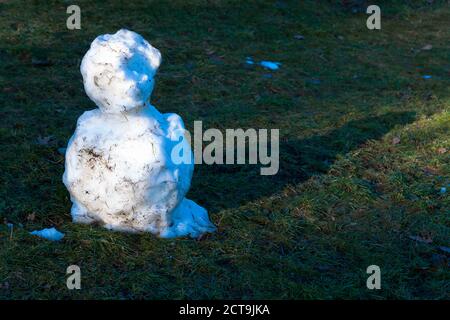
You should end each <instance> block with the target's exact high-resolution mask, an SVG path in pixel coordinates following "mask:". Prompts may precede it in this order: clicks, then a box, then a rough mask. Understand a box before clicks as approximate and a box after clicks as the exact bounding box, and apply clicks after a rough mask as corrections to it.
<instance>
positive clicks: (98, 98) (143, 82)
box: [80, 29, 161, 113]
mask: <svg viewBox="0 0 450 320" xmlns="http://www.w3.org/2000/svg"><path fill="white" fill-rule="evenodd" d="M160 63H161V53H160V52H159V51H158V49H156V48H154V47H152V46H151V45H150V44H149V43H148V42H147V41H146V40H145V39H144V38H142V37H141V36H140V35H139V34H137V33H135V32H132V31H128V30H125V29H122V30H119V31H118V32H116V33H115V34H113V35H111V34H105V35H101V36H99V37H97V38H96V39H95V40H94V41H93V42H92V44H91V47H90V49H89V51H88V52H87V53H86V55H85V56H84V57H83V60H82V62H81V67H80V70H81V74H82V75H83V83H84V89H85V91H86V94H87V95H88V96H89V98H90V99H91V100H92V101H94V102H95V104H96V105H97V106H98V107H99V108H100V109H101V110H102V111H104V112H108V113H119V112H123V111H128V110H131V109H133V108H138V107H142V106H144V104H145V102H146V101H147V100H148V99H149V97H150V95H151V93H152V90H153V86H154V79H153V76H154V75H155V73H156V70H157V69H158V67H159V65H160Z"/></svg>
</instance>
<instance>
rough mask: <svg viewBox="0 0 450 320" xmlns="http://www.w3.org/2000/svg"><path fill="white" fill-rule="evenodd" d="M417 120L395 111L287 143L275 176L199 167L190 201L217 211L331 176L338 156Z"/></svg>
mask: <svg viewBox="0 0 450 320" xmlns="http://www.w3.org/2000/svg"><path fill="white" fill-rule="evenodd" d="M415 118H416V114H415V113H414V112H390V113H386V114H384V115H381V116H375V117H368V118H364V119H361V120H355V121H350V122H348V123H347V124H346V125H344V126H342V127H340V128H338V129H335V130H332V131H330V132H329V133H327V134H324V135H318V136H313V137H310V138H306V139H304V140H284V141H283V140H281V141H280V169H279V172H278V173H277V174H276V175H273V176H262V175H260V166H259V165H210V166H208V165H197V166H196V173H195V174H194V179H193V184H192V187H191V194H190V196H191V197H192V198H193V199H195V200H198V201H199V203H200V204H202V205H204V206H205V207H206V208H208V209H209V210H211V211H213V212H214V211H217V210H220V209H226V208H233V207H237V206H240V205H242V204H245V203H246V202H249V201H253V200H256V199H258V198H262V197H266V196H270V195H273V194H276V193H278V192H281V191H282V190H283V188H285V187H286V186H287V185H290V184H298V183H301V182H303V181H305V180H306V179H308V178H309V177H311V176H313V175H320V174H325V173H327V172H328V170H329V168H330V166H331V165H332V164H333V163H334V162H335V161H336V158H337V156H338V155H340V154H342V155H345V154H346V153H348V152H350V151H352V150H354V149H357V148H358V147H360V146H361V145H362V144H364V143H365V142H367V141H369V140H376V139H380V138H381V137H382V136H383V135H385V134H386V133H387V132H389V131H390V130H392V129H393V128H394V127H395V126H398V125H406V124H408V123H411V122H413V121H414V120H415Z"/></svg>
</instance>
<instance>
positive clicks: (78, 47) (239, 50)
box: [0, 0, 450, 299]
mask: <svg viewBox="0 0 450 320" xmlns="http://www.w3.org/2000/svg"><path fill="white" fill-rule="evenodd" d="M363 2H364V1H331V0H329V1H315V0H309V1H215V0H211V1H189V2H186V1H181V0H179V1H170V2H169V1H119V0H116V1H98V2H97V4H94V3H93V2H92V1H76V4H78V5H79V6H80V8H81V27H82V28H81V30H68V29H67V28H66V19H67V17H68V14H67V13H66V6H67V5H68V4H66V3H65V2H62V1H29V2H27V5H26V6H23V1H0V26H1V28H0V43H1V45H0V61H1V65H0V106H1V109H0V112H1V118H2V121H1V123H0V143H1V146H2V149H1V152H0V162H1V173H0V186H1V187H0V217H1V219H2V220H3V221H2V223H3V222H4V224H2V225H1V226H0V298H2V299H11V298H14V299H23V298H25V299H29V298H39V299H47V298H56V299H70V298H77V299H91V298H97V299H111V298H118V299H132V298H145V299H158V298H163V299H181V298H187V299H216V298H231V299H241V298H242V299H331V298H341V299H360V298H361V299H370V298H375V299H394V298H395V299H448V298H449V294H448V293H449V292H450V272H449V260H448V258H449V256H448V252H445V251H446V250H449V249H448V247H449V246H450V239H449V235H450V219H449V213H450V197H449V192H450V191H448V189H449V187H450V185H449V184H450V161H449V160H450V151H449V150H450V140H449V130H450V108H449V107H450V91H449V90H450V60H449V57H450V46H449V38H450V8H449V5H448V2H447V1H438V0H435V1H425V0H424V1H419V0H418V1H381V0H380V1H376V2H377V4H378V5H379V6H380V7H381V14H382V17H381V18H382V20H381V27H382V29H381V30H368V29H367V27H366V19H367V17H368V15H367V14H366V13H365V12H364V9H363ZM352 3H353V4H355V6H352V5H351V4H352ZM122 27H126V28H128V29H131V30H134V31H136V32H138V33H140V34H142V35H143V36H144V37H145V38H146V39H147V40H148V41H149V42H151V43H152V45H153V46H155V47H157V48H158V49H159V50H160V51H161V53H162V56H163V62H162V66H161V68H160V70H159V73H158V75H157V79H156V87H155V91H154V94H153V97H152V102H153V104H154V105H155V106H156V107H157V108H158V109H159V110H160V111H162V112H176V113H178V114H179V115H180V116H181V117H182V118H183V119H184V121H185V123H186V126H187V127H188V128H189V129H192V128H193V121H194V120H202V121H203V127H204V128H205V129H206V128H219V129H221V130H224V129H225V128H244V129H246V128H269V129H270V128H279V129H280V153H281V160H280V161H281V162H280V172H279V173H278V174H277V175H275V176H271V177H262V176H260V175H259V167H258V166H253V165H232V166H227V165H217V166H207V165H198V166H196V169H195V172H194V177H193V183H192V187H191V190H190V192H189V194H188V197H189V198H191V199H193V200H195V201H196V202H198V203H199V204H201V205H202V206H204V207H205V208H207V209H208V210H209V213H210V217H211V219H212V220H213V222H214V223H215V224H216V225H217V226H218V232H217V233H215V234H213V235H210V236H207V237H204V238H202V239H199V240H191V239H187V238H183V239H172V240H162V239H158V238H155V237H154V236H152V235H151V234H144V235H131V234H123V233H115V232H110V231H107V230H104V229H102V228H100V227H98V226H85V225H77V224H73V223H71V218H70V205H71V203H70V200H69V198H68V192H67V190H66V189H65V187H64V185H63V184H62V181H61V178H62V174H63V171H64V158H63V155H62V154H61V153H60V151H61V150H59V151H58V149H60V148H63V147H65V146H66V144H67V142H68V139H69V138H70V136H71V135H72V133H73V131H74V128H75V124H76V120H77V118H78V117H79V116H80V115H81V114H82V112H83V111H85V110H89V109H92V108H94V107H95V106H94V104H93V103H92V102H91V101H90V100H89V99H88V98H87V97H86V95H85V93H84V90H83V86H82V79H81V74H80V72H79V63H80V60H81V58H82V56H83V55H84V53H85V52H86V51H87V49H88V47H89V44H90V42H91V41H92V40H93V39H94V38H95V37H96V36H97V35H99V34H104V33H113V32H115V31H117V30H118V29H120V28H122ZM301 36H302V37H303V38H302V37H301ZM429 45H431V46H432V48H430V46H429ZM246 57H252V58H253V59H254V60H257V61H259V60H272V61H279V62H281V63H282V66H281V68H280V69H279V70H277V71H269V70H265V69H263V68H262V67H258V66H253V67H252V66H250V65H246V64H245V58H246ZM425 75H430V76H431V78H429V79H425V78H424V77H423V76H425ZM442 188H447V191H446V190H445V189H442ZM441 189H442V190H441ZM6 223H12V224H14V227H13V229H12V230H11V229H10V228H9V227H8V226H7V224H6ZM51 226H55V227H56V228H58V230H61V231H62V232H64V233H65V237H64V239H63V240H62V241H60V242H51V241H47V240H44V239H41V238H38V237H34V236H31V235H30V234H29V233H28V232H29V231H31V230H35V229H41V228H44V227H51ZM72 264H76V265H79V266H80V268H81V275H82V283H81V286H82V289H81V290H68V289H67V287H66V278H67V276H66V269H67V267H68V266H69V265H72ZM369 265H378V266H379V267H380V268H381V286H382V288H381V290H368V289H367V287H366V279H367V277H368V276H369V275H368V274H367V273H366V269H367V267H368V266H369Z"/></svg>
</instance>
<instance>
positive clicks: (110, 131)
mask: <svg viewBox="0 0 450 320" xmlns="http://www.w3.org/2000/svg"><path fill="white" fill-rule="evenodd" d="M160 63H161V54H160V52H159V51H158V50H157V49H156V48H154V47H152V46H151V45H150V44H149V43H148V42H147V41H146V40H145V39H144V38H142V37H141V36H140V35H139V34H137V33H135V32H132V31H128V30H124V29H122V30H119V31H118V32H117V33H115V34H112V35H111V34H106V35H101V36H99V37H97V38H96V39H95V40H94V41H93V42H92V44H91V47H90V49H89V51H88V52H87V53H86V55H85V56H84V58H83V61H82V63H81V73H82V75H83V82H84V88H85V91H86V93H87V95H88V96H89V98H90V99H91V100H92V101H94V102H95V103H96V105H97V106H98V107H99V109H94V110H90V111H86V112H85V113H84V114H83V115H81V117H80V118H79V119H78V122H77V127H76V130H75V133H74V135H73V136H72V138H71V139H70V141H69V144H68V146H67V150H66V162H65V172H64V176H63V182H64V184H65V185H66V187H67V189H68V190H69V193H70V197H71V200H72V202H73V206H72V210H71V214H72V219H73V221H74V222H78V223H93V222H100V223H101V224H102V225H104V226H105V227H106V228H108V229H111V230H118V231H126V232H151V233H153V234H156V235H157V236H160V237H177V236H185V235H189V236H191V237H198V236H200V235H201V234H203V233H205V232H213V231H215V229H216V228H215V226H214V225H213V224H212V223H211V222H210V220H209V218H208V213H207V211H206V210H205V209H204V208H202V207H200V206H199V205H197V204H196V203H194V202H193V201H191V200H188V199H186V198H185V195H186V193H187V191H188V190H189V187H190V183H191V178H192V173H193V170H194V161H193V155H192V151H191V148H190V146H189V144H188V142H187V141H186V140H182V143H184V144H186V145H184V147H185V148H183V150H188V151H190V154H189V155H188V158H189V157H190V159H191V160H192V161H190V162H189V161H188V162H186V163H184V162H183V163H178V162H177V163H175V162H174V161H173V159H172V158H171V152H172V149H173V148H174V147H175V146H176V145H177V144H179V143H180V142H179V140H178V139H176V137H179V136H180V135H179V132H180V131H181V132H184V130H185V129H184V124H183V121H182V119H181V118H180V117H179V116H178V115H176V114H173V113H168V114H161V113H160V112H159V111H158V110H157V109H156V108H155V107H153V106H152V105H151V104H150V102H149V99H150V95H151V93H152V90H153V86H154V83H155V80H154V78H153V77H154V75H155V73H156V71H157V69H158V67H159V65H160Z"/></svg>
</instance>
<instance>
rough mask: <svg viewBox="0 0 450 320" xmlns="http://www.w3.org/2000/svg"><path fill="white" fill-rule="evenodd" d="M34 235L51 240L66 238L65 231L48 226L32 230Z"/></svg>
mask: <svg viewBox="0 0 450 320" xmlns="http://www.w3.org/2000/svg"><path fill="white" fill-rule="evenodd" d="M30 233H31V234H32V235H34V236H38V237H41V238H44V239H47V240H51V241H59V240H61V239H62V238H64V233H62V232H59V231H58V230H56V229H55V228H46V229H42V230H35V231H32V232H30Z"/></svg>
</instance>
